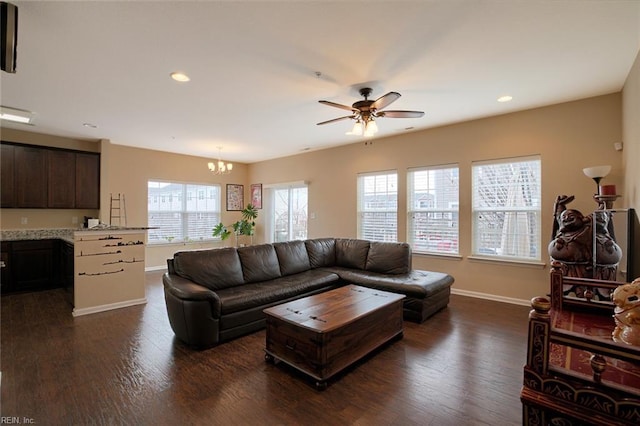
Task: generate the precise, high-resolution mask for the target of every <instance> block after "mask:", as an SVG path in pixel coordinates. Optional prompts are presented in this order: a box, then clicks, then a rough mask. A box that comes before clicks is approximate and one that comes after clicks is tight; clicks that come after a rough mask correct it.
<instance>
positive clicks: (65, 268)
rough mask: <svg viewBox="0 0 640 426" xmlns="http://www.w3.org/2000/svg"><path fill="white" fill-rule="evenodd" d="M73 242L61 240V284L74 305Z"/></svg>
mask: <svg viewBox="0 0 640 426" xmlns="http://www.w3.org/2000/svg"><path fill="white" fill-rule="evenodd" d="M73 266H74V258H73V244H71V243H69V242H66V241H60V285H61V286H62V287H63V288H64V289H65V290H66V292H67V300H68V301H69V303H70V304H71V305H72V306H73V279H74V277H73Z"/></svg>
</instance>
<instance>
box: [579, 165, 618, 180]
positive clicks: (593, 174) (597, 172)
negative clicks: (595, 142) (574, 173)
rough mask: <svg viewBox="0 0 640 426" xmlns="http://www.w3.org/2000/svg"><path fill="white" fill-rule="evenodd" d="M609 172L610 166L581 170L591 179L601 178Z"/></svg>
mask: <svg viewBox="0 0 640 426" xmlns="http://www.w3.org/2000/svg"><path fill="white" fill-rule="evenodd" d="M610 171H611V166H593V167H585V168H584V169H582V172H583V173H584V174H585V175H586V176H587V177H590V178H591V179H595V178H603V177H605V176H606V175H608V174H609V172H610Z"/></svg>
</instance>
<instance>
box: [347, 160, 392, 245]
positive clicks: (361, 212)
mask: <svg viewBox="0 0 640 426" xmlns="http://www.w3.org/2000/svg"><path fill="white" fill-rule="evenodd" d="M383 176H386V177H387V178H388V177H390V176H394V177H395V208H394V209H388V208H371V209H367V208H366V206H365V204H366V203H365V200H364V197H365V193H364V187H365V179H367V178H370V177H374V178H377V177H383ZM387 185H389V183H387ZM388 189H389V188H387V191H385V193H386V194H389V192H388ZM374 194H375V193H374ZM356 204H357V207H356V208H357V217H358V219H357V237H358V238H360V239H366V240H370V241H382V242H397V241H398V171H397V170H395V169H394V170H383V171H377V172H366V173H358V176H357V202H356ZM367 213H382V214H386V215H393V217H394V223H393V225H392V229H393V231H394V233H395V236H394V238H393V239H388V238H384V239H382V240H380V239H375V238H370V237H368V236H367V235H366V231H365V230H364V227H365V226H366V223H367V222H366V221H365V220H364V217H365V215H366V214H367ZM385 221H386V219H385ZM385 229H387V228H385Z"/></svg>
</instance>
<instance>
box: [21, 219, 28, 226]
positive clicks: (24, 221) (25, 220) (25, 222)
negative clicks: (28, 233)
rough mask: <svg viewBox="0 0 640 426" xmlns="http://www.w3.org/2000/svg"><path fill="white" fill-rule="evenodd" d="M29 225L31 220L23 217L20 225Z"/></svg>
mask: <svg viewBox="0 0 640 426" xmlns="http://www.w3.org/2000/svg"><path fill="white" fill-rule="evenodd" d="M27 223H29V220H28V219H27V218H26V217H21V218H20V224H22V225H26V224H27Z"/></svg>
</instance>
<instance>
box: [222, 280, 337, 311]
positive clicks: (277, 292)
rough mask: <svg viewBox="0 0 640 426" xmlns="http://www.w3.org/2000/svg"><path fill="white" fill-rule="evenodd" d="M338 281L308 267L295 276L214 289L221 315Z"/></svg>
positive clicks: (317, 288) (270, 302)
mask: <svg viewBox="0 0 640 426" xmlns="http://www.w3.org/2000/svg"><path fill="white" fill-rule="evenodd" d="M339 283H340V279H339V278H338V276H337V275H336V274H334V273H332V272H330V271H325V270H321V269H311V270H308V271H305V272H301V273H300V274H296V275H289V276H286V277H280V278H276V279H273V280H269V281H264V282H259V283H252V284H246V285H243V286H239V287H234V288H228V289H225V290H221V291H219V292H217V293H218V297H219V298H220V301H221V304H220V306H221V310H222V311H221V312H220V314H221V315H223V316H224V315H228V314H230V313H233V312H239V311H243V310H247V309H251V308H255V307H257V306H264V305H272V304H275V303H280V302H281V301H282V300H285V299H288V298H291V297H296V296H300V295H303V294H304V293H308V292H311V291H315V290H319V289H322V288H324V287H327V286H331V285H334V284H335V285H337V284H339ZM215 314H216V313H214V315H215ZM261 316H262V315H261Z"/></svg>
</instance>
